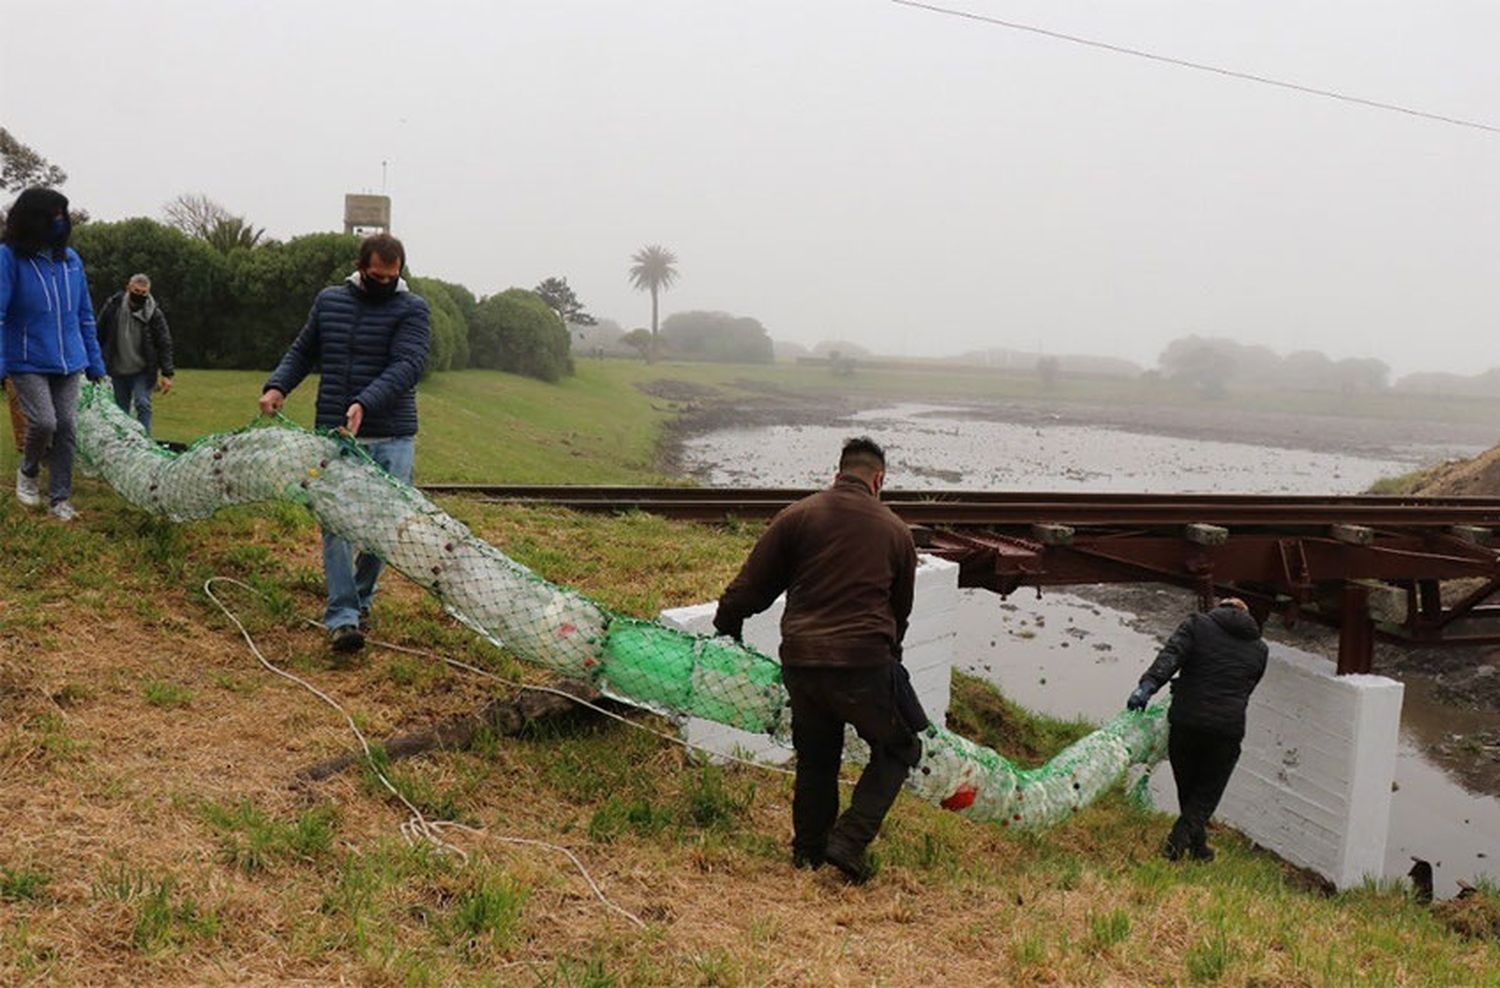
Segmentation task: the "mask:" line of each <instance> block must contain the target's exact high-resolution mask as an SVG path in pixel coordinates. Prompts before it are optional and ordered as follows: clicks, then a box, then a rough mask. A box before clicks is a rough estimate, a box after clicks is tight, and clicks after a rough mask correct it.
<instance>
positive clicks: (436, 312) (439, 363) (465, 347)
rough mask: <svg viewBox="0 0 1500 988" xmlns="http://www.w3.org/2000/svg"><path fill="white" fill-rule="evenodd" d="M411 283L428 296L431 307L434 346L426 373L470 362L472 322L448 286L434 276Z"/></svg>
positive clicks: (430, 350)
mask: <svg viewBox="0 0 1500 988" xmlns="http://www.w3.org/2000/svg"><path fill="white" fill-rule="evenodd" d="M409 287H410V288H411V290H412V291H414V292H416V293H417V294H418V295H420V296H422V297H423V298H425V299H426V300H427V307H428V309H429V310H430V311H431V318H432V346H431V348H430V349H429V351H428V354H427V369H426V370H425V371H423V376H426V375H427V374H431V373H432V372H433V371H445V370H462V369H463V368H465V367H467V366H469V324H468V321H467V320H465V319H464V315H463V312H462V311H461V310H460V309H459V307H458V303H457V302H455V301H454V300H453V296H452V295H451V294H449V292H448V288H447V286H446V285H444V284H443V283H442V282H441V281H438V280H436V279H434V278H411V279H409Z"/></svg>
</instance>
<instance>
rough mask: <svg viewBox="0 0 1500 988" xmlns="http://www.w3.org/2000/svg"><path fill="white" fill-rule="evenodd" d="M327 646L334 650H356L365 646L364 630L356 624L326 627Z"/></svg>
mask: <svg viewBox="0 0 1500 988" xmlns="http://www.w3.org/2000/svg"><path fill="white" fill-rule="evenodd" d="M328 647H329V648H331V649H333V650H334V651H335V652H346V653H347V652H358V651H359V650H360V649H362V648H364V647H365V636H364V632H362V631H360V630H359V625H357V624H343V625H340V626H339V627H337V628H329V629H328Z"/></svg>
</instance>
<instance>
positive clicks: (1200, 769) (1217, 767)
mask: <svg viewBox="0 0 1500 988" xmlns="http://www.w3.org/2000/svg"><path fill="white" fill-rule="evenodd" d="M1167 756H1168V758H1170V759H1171V762H1172V778H1174V779H1176V780H1177V806H1178V811H1179V813H1180V814H1181V815H1180V816H1178V818H1177V822H1176V823H1175V824H1173V826H1172V834H1171V836H1170V837H1168V838H1167V843H1168V844H1169V845H1171V846H1172V847H1173V848H1175V849H1176V850H1178V851H1186V850H1188V849H1189V848H1200V849H1201V848H1203V847H1205V846H1207V834H1206V828H1207V827H1208V820H1209V818H1210V817H1212V816H1213V815H1214V810H1216V809H1218V808H1219V800H1220V799H1221V798H1222V797H1223V795H1224V787H1225V786H1227V785H1228V784H1229V777H1230V775H1232V774H1233V773H1234V765H1235V763H1236V762H1238V761H1239V760H1240V738H1238V737H1235V736H1233V735H1226V734H1217V733H1215V732H1213V731H1205V730H1203V729H1201V728H1197V727H1185V726H1183V725H1181V724H1173V725H1172V730H1171V733H1170V734H1169V735H1168V738H1167Z"/></svg>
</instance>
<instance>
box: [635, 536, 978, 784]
mask: <svg viewBox="0 0 1500 988" xmlns="http://www.w3.org/2000/svg"><path fill="white" fill-rule="evenodd" d="M717 606H718V605H717V604H716V603H715V602H713V601H710V602H707V603H703V604H692V605H689V606H687V607H673V608H669V609H668V610H664V611H662V612H661V615H660V620H661V622H662V623H663V624H665V625H667V626H669V627H672V628H678V629H680V630H682V631H688V632H692V633H693V634H699V635H711V634H713V630H714V629H713V618H714V611H715V610H716V609H717ZM785 607H786V597H785V596H782V597H778V598H777V599H776V602H775V603H773V604H772V605H771V606H770V607H769V608H767V609H766V610H765V611H763V612H761V613H760V614H757V615H755V616H754V617H751V618H750V619H749V620H747V621H746V622H745V628H744V640H745V643H746V644H747V645H750V646H751V647H752V648H755V649H757V650H758V651H760V652H763V653H765V654H766V655H768V656H770V657H771V658H773V659H776V658H778V656H779V652H780V647H781V615H782V611H783V610H784V609H785ZM957 607H958V564H957V563H951V562H949V561H948V560H946V559H938V558H936V557H935V556H918V557H917V576H916V586H915V587H914V588H913V593H912V613H911V622H910V625H909V626H908V628H907V633H906V640H905V643H904V648H903V654H902V661H903V664H904V665H905V666H906V668H907V671H908V672H909V673H910V674H911V678H912V688H913V689H915V690H916V693H917V698H918V699H919V700H921V701H922V709H923V710H925V711H926V712H927V716H928V718H929V719H931V720H932V721H933V722H934V723H936V724H944V723H946V722H947V717H948V703H949V699H950V696H951V692H950V691H951V680H952V669H953V661H954V650H955V645H956V642H957V632H956V631H955V628H954V612H955V611H956V609H957ZM684 734H685V736H686V738H687V740H688V741H689V742H690V743H692V744H695V745H698V746H700V747H702V748H706V749H708V750H709V751H714V752H719V753H722V754H740V755H742V756H744V757H749V758H755V759H757V760H761V761H767V762H773V763H780V762H784V761H786V760H787V759H789V758H790V757H791V754H792V752H791V750H790V749H789V748H787V747H785V746H783V745H780V744H778V743H776V742H775V741H773V740H772V739H770V738H767V737H764V736H762V735H759V734H750V733H748V732H746V731H741V730H737V729H735V728H732V727H726V726H725V725H723V724H717V723H714V722H713V721H708V720H700V719H698V718H696V717H693V718H689V719H688V721H687V723H686V725H685V727H684Z"/></svg>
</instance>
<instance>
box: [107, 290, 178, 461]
mask: <svg viewBox="0 0 1500 988" xmlns="http://www.w3.org/2000/svg"><path fill="white" fill-rule="evenodd" d="M99 349H100V350H101V351H102V352H103V354H104V368H105V370H107V371H109V382H110V384H111V385H113V386H114V389H115V403H116V404H117V405H119V406H120V408H121V409H123V410H124V412H125V414H127V415H129V414H130V406H131V405H132V404H134V405H135V414H136V417H137V418H139V419H140V420H141V427H142V428H143V429H145V430H146V435H148V436H149V435H151V392H153V391H160V392H161V393H162V394H166V393H167V392H168V391H170V390H172V375H174V374H175V373H176V368H174V367H173V366H172V331H171V330H169V329H168V328H167V317H166V316H165V315H163V314H162V311H161V306H160V305H158V304H157V303H156V299H155V297H153V296H152V294H151V279H150V278H149V277H147V276H146V275H144V274H136V275H131V276H130V281H129V282H127V283H126V285H125V291H123V292H115V293H114V294H113V295H111V296H110V297H109V298H108V299H106V300H105V302H104V307H103V308H102V309H100V310H99ZM158 382H159V383H158Z"/></svg>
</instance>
